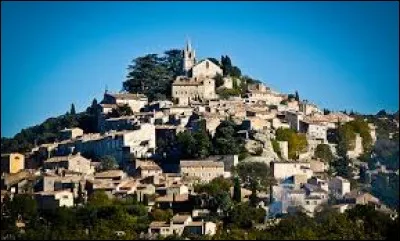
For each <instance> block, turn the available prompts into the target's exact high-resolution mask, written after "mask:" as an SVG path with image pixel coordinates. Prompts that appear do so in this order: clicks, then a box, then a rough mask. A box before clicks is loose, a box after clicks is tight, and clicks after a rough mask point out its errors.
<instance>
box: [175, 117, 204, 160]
mask: <svg viewBox="0 0 400 241" xmlns="http://www.w3.org/2000/svg"><path fill="white" fill-rule="evenodd" d="M177 142H178V146H179V148H180V150H181V157H182V158H185V159H190V158H205V157H207V156H209V155H210V152H211V141H210V137H209V135H208V133H207V131H206V129H205V123H204V121H202V122H201V124H200V128H199V130H198V131H195V132H189V131H184V132H181V133H179V134H178V135H177Z"/></svg>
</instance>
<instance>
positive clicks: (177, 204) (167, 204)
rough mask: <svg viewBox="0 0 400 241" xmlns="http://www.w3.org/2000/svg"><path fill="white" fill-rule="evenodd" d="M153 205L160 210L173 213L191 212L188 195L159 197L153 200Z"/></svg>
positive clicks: (191, 203) (191, 205)
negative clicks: (168, 210)
mask: <svg viewBox="0 0 400 241" xmlns="http://www.w3.org/2000/svg"><path fill="white" fill-rule="evenodd" d="M155 205H156V206H157V207H159V208H161V209H172V210H173V211H174V213H175V212H191V211H192V210H193V201H192V200H191V199H190V195H189V194H181V195H176V194H172V195H164V196H159V197H156V199H155Z"/></svg>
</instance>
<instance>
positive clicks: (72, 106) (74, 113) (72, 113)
mask: <svg viewBox="0 0 400 241" xmlns="http://www.w3.org/2000/svg"><path fill="white" fill-rule="evenodd" d="M69 114H70V115H76V111H75V105H74V103H72V104H71V110H70V112H69Z"/></svg>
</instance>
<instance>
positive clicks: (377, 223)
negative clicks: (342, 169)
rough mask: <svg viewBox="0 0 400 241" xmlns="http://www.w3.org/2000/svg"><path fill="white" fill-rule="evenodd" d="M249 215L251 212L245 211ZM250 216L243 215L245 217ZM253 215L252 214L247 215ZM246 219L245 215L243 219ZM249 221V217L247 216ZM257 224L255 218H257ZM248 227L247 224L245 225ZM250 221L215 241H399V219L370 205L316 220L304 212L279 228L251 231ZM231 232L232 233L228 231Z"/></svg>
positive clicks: (325, 213) (220, 234) (325, 214)
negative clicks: (375, 240) (394, 240)
mask: <svg viewBox="0 0 400 241" xmlns="http://www.w3.org/2000/svg"><path fill="white" fill-rule="evenodd" d="M245 211H246V213H249V214H250V213H251V214H252V215H255V216H257V214H254V213H253V212H254V211H253V212H249V210H245ZM245 215H246V214H243V216H245ZM247 216H250V215H247ZM240 217H242V216H240ZM243 218H245V217H243ZM253 220H254V221H253V222H254V223H255V221H256V220H255V218H253ZM243 224H244V225H243ZM249 226H250V225H249V222H246V219H241V221H239V222H236V225H235V227H232V226H231V227H229V228H228V229H224V230H222V231H220V232H218V233H217V235H215V236H214V237H213V239H214V240H329V239H330V240H336V239H340V240H357V239H361V240H368V239H396V237H397V236H398V233H397V232H398V228H399V219H398V218H397V219H396V220H395V221H392V220H391V219H390V218H389V217H388V216H387V215H385V214H383V213H379V212H378V211H375V210H374V209H373V208H372V207H369V206H356V207H355V208H354V209H352V210H349V211H347V212H345V213H343V214H341V213H338V212H335V211H333V210H329V209H328V210H325V211H323V212H322V213H320V214H318V215H317V217H315V218H310V217H308V216H306V215H305V214H302V213H297V214H295V215H292V216H289V217H287V218H284V219H283V220H282V221H281V222H280V223H279V224H278V225H275V226H271V227H269V228H266V230H257V229H254V228H248V227H249ZM228 230H229V231H228Z"/></svg>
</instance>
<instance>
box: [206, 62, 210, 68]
mask: <svg viewBox="0 0 400 241" xmlns="http://www.w3.org/2000/svg"><path fill="white" fill-rule="evenodd" d="M206 68H207V69H208V68H210V63H208V61H206Z"/></svg>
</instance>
